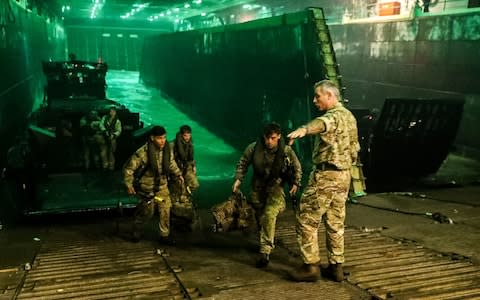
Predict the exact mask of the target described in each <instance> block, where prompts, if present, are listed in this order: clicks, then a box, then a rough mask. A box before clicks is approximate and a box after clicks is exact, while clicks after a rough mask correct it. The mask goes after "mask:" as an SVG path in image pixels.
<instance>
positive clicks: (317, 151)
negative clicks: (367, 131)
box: [307, 103, 360, 170]
mask: <svg viewBox="0 0 480 300" xmlns="http://www.w3.org/2000/svg"><path fill="white" fill-rule="evenodd" d="M319 123H323V124H319ZM318 126H322V127H324V128H325V130H324V131H323V132H321V133H319V134H317V135H315V142H314V147H313V153H312V160H313V163H314V164H320V163H329V164H332V165H335V166H336V167H337V168H338V169H340V170H347V169H350V167H351V166H352V164H355V163H356V162H357V158H358V151H360V144H359V143H358V129H357V121H356V120H355V117H354V116H353V114H352V113H351V112H350V111H349V110H348V109H346V108H345V107H344V106H343V105H342V104H341V103H338V104H337V105H336V106H335V107H334V108H332V109H329V110H327V111H326V112H325V114H324V115H322V116H321V117H318V118H316V119H314V120H312V121H311V122H310V123H308V124H307V128H315V127H318Z"/></svg>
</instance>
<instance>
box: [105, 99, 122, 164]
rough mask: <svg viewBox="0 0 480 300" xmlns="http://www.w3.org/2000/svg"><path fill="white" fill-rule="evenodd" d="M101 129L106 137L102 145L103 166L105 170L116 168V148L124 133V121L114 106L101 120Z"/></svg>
mask: <svg viewBox="0 0 480 300" xmlns="http://www.w3.org/2000/svg"><path fill="white" fill-rule="evenodd" d="M100 130H101V131H102V133H103V136H104V137H105V144H103V145H102V146H101V147H100V156H101V157H102V167H103V169H104V170H113V169H114V168H115V150H116V149H117V139H118V137H119V136H120V134H121V133H122V123H121V122H120V119H119V118H118V116H117V109H116V108H115V107H114V106H112V107H111V108H110V110H109V112H108V114H107V115H104V116H103V117H102V120H101V121H100Z"/></svg>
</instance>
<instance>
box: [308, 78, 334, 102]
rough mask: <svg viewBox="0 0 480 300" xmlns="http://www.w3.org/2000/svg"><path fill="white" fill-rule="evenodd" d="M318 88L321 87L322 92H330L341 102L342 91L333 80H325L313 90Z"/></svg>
mask: <svg viewBox="0 0 480 300" xmlns="http://www.w3.org/2000/svg"><path fill="white" fill-rule="evenodd" d="M317 87H320V90H321V91H322V92H326V91H329V92H330V93H332V94H333V95H334V96H335V97H336V98H337V99H338V100H340V99H341V98H340V90H339V89H338V86H337V85H336V84H335V83H334V82H333V81H331V80H328V79H325V80H322V81H319V82H316V83H315V85H314V86H313V89H316V88H317Z"/></svg>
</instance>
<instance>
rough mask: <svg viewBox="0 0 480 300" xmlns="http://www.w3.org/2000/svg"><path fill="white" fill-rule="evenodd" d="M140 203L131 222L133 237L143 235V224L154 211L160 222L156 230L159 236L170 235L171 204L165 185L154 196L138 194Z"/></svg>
mask: <svg viewBox="0 0 480 300" xmlns="http://www.w3.org/2000/svg"><path fill="white" fill-rule="evenodd" d="M139 198H140V202H139V203H138V206H137V209H136V211H135V214H134V221H133V235H134V236H135V237H138V238H139V237H140V236H141V235H142V233H143V230H144V227H145V223H146V222H147V221H149V220H150V219H151V218H152V216H153V215H154V214H155V209H157V210H158V214H159V216H160V220H159V222H158V228H159V232H160V236H162V237H167V236H169V234H170V209H171V207H172V202H171V200H170V194H169V192H168V188H167V185H166V184H165V185H162V186H161V187H160V191H158V192H157V193H156V194H155V195H153V193H151V195H150V194H143V193H139Z"/></svg>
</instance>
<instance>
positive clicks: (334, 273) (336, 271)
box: [322, 264, 344, 282]
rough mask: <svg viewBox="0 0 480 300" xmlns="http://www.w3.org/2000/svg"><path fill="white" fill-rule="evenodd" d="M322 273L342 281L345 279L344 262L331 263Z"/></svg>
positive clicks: (334, 279)
mask: <svg viewBox="0 0 480 300" xmlns="http://www.w3.org/2000/svg"><path fill="white" fill-rule="evenodd" d="M322 273H323V274H324V275H325V277H327V278H330V279H332V280H333V281H336V282H342V281H343V279H344V275H343V267H342V264H329V265H328V267H327V268H326V269H323V270H322Z"/></svg>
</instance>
